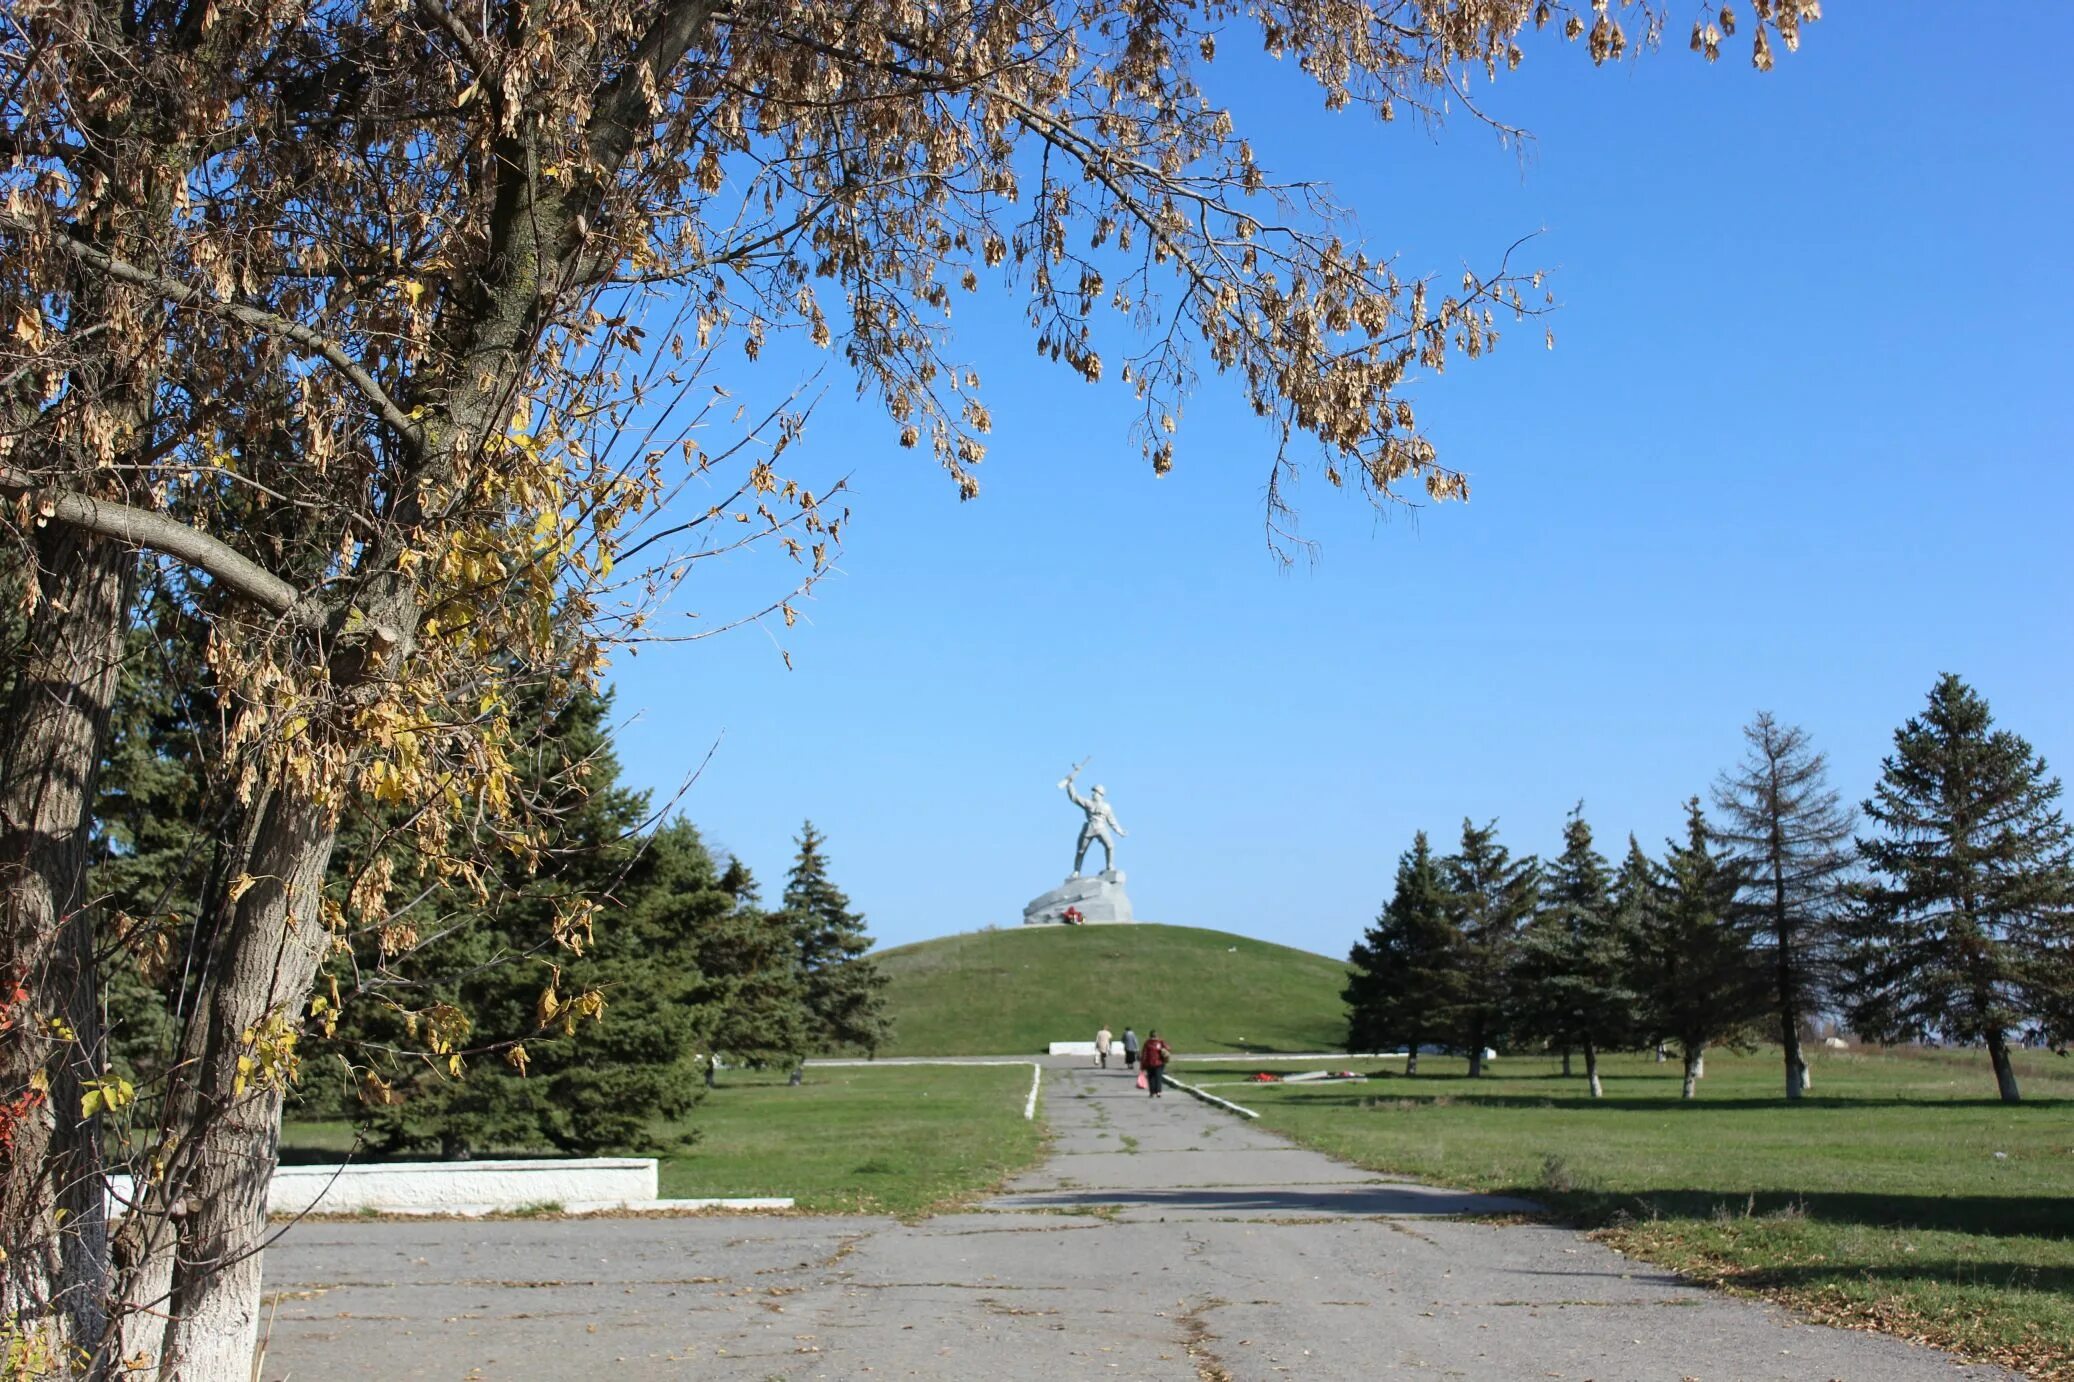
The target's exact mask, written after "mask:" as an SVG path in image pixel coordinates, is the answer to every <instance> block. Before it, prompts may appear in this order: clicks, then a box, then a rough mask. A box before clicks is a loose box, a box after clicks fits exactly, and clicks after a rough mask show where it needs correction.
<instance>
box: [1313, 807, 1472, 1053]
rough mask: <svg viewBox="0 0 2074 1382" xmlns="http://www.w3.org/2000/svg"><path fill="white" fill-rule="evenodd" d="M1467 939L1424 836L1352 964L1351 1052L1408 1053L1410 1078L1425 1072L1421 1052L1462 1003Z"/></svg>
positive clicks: (1401, 862) (1444, 1032) (1401, 866)
mask: <svg viewBox="0 0 2074 1382" xmlns="http://www.w3.org/2000/svg"><path fill="white" fill-rule="evenodd" d="M1460 952H1461V935H1460V933H1459V932H1458V931H1456V930H1455V927H1454V923H1453V921H1452V919H1451V918H1450V916H1449V913H1448V895H1447V890H1446V888H1445V887H1444V886H1443V885H1442V883H1441V878H1440V867H1439V864H1438V862H1437V861H1436V860H1435V859H1434V858H1433V851H1432V849H1431V847H1430V846H1429V845H1428V844H1427V843H1426V832H1425V831H1423V830H1421V831H1420V832H1419V833H1418V835H1417V836H1416V837H1415V838H1414V839H1413V841H1412V847H1411V848H1410V849H1409V850H1407V851H1406V852H1405V853H1404V854H1403V855H1402V856H1401V857H1400V858H1399V859H1398V861H1397V887H1396V891H1395V892H1394V893H1393V894H1392V895H1391V897H1390V901H1389V903H1388V904H1387V905H1386V906H1385V907H1384V908H1383V911H1382V915H1380V916H1378V917H1377V918H1376V922H1375V925H1373V926H1371V927H1369V928H1368V931H1367V933H1366V934H1365V935H1364V936H1363V937H1362V939H1361V940H1360V941H1359V942H1358V943H1356V944H1355V946H1354V949H1353V952H1352V953H1351V954H1350V955H1349V956H1348V957H1347V960H1348V963H1349V964H1351V965H1352V966H1353V969H1352V972H1351V973H1349V974H1348V976H1347V986H1346V988H1345V989H1344V990H1343V991H1342V992H1341V997H1343V998H1345V999H1346V1002H1347V1049H1348V1050H1350V1051H1386V1050H1388V1049H1390V1048H1391V1047H1393V1046H1396V1045H1399V1044H1402V1045H1403V1046H1404V1048H1405V1050H1406V1051H1408V1052H1410V1053H1411V1054H1410V1058H1409V1060H1407V1062H1406V1063H1405V1067H1404V1073H1405V1074H1407V1075H1416V1074H1418V1073H1419V1047H1420V1046H1421V1045H1423V1044H1425V1043H1426V1042H1429V1041H1435V1040H1443V1039H1445V1038H1446V1037H1447V1036H1448V1035H1449V1034H1450V1032H1451V1027H1452V1023H1453V1020H1454V1014H1455V1009H1456V1006H1457V1005H1458V1004H1459V1002H1460V1001H1461V992H1462V969H1461V953H1460Z"/></svg>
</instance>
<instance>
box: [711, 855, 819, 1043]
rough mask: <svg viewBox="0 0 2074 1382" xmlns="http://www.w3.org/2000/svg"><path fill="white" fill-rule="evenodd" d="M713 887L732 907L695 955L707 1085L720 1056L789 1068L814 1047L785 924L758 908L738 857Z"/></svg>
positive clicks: (780, 916) (795, 952) (751, 879)
mask: <svg viewBox="0 0 2074 1382" xmlns="http://www.w3.org/2000/svg"><path fill="white" fill-rule="evenodd" d="M720 886H721V889H722V890H723V891H724V892H726V893H727V894H728V896H729V898H730V901H731V905H730V906H729V908H728V910H727V911H726V913H725V914H724V915H721V916H719V917H716V918H715V919H714V920H713V923H712V925H711V926H710V927H709V928H707V930H706V931H705V932H704V934H703V935H702V936H701V938H700V943H699V951H698V955H699V967H700V969H701V971H702V972H703V973H704V975H705V980H704V984H703V986H702V988H701V989H700V994H699V997H700V1001H701V1002H702V1003H703V1004H705V1005H707V1006H709V1007H711V1009H712V1014H711V1016H710V1018H709V1020H708V1022H707V1024H706V1028H705V1030H706V1034H707V1039H706V1051H707V1058H706V1082H707V1083H708V1084H711V1083H713V1082H714V1072H715V1071H716V1070H717V1069H718V1066H719V1063H720V1060H719V1058H720V1057H723V1056H725V1057H726V1058H727V1059H728V1060H729V1062H730V1063H733V1064H743V1065H749V1066H755V1067H763V1066H771V1065H787V1066H789V1065H796V1064H797V1063H798V1062H799V1061H800V1059H801V1058H802V1057H804V1056H805V1055H806V1053H807V1051H808V1049H809V1048H810V1047H811V1046H812V1045H813V1042H814V1023H813V1017H812V1014H810V1013H809V1012H808V1011H807V1005H806V993H805V988H804V985H802V983H801V982H800V973H799V947H798V945H797V943H796V942H795V940H794V938H793V933H792V926H791V924H790V922H789V920H788V919H787V918H786V916H785V914H784V912H783V911H769V910H766V909H765V908H764V906H763V902H762V896H761V893H760V891H759V890H758V888H757V885H756V878H755V875H754V874H752V873H751V872H750V871H749V866H748V865H747V864H745V863H743V862H742V861H741V860H740V859H731V860H729V861H728V865H727V868H726V870H725V872H724V873H723V874H722V875H721V880H720Z"/></svg>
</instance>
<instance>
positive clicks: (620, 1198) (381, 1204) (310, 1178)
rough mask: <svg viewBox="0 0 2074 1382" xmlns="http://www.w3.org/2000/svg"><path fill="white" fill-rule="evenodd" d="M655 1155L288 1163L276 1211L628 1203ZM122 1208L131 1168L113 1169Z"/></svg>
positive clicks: (650, 1176) (646, 1191)
mask: <svg viewBox="0 0 2074 1382" xmlns="http://www.w3.org/2000/svg"><path fill="white" fill-rule="evenodd" d="M656 1184H657V1183H656V1164H655V1158H653V1157H592V1158H587V1159H583V1160H573V1161H392V1162H385V1163H379V1164H367V1165H355V1166H282V1167H280V1168H278V1169H276V1170H275V1172H274V1179H273V1182H272V1184H271V1185H269V1186H268V1187H267V1197H266V1208H267V1212H268V1213H269V1214H301V1213H304V1212H307V1211H311V1210H314V1211H315V1212H317V1213H319V1214H356V1213H358V1212H360V1211H361V1210H363V1209H371V1210H375V1211H377V1212H386V1211H396V1212H404V1213H408V1212H416V1213H440V1212H461V1211H468V1212H474V1213H481V1212H483V1211H484V1210H502V1209H520V1208H524V1207H525V1206H528V1205H540V1204H561V1205H572V1204H587V1205H598V1204H625V1205H627V1206H629V1207H630V1208H638V1207H640V1205H642V1204H643V1203H645V1202H648V1201H652V1200H654V1199H655V1198H656ZM108 1188H109V1191H110V1193H111V1194H112V1195H113V1197H114V1200H115V1203H114V1206H112V1207H113V1208H115V1209H116V1210H118V1211H119V1210H120V1209H122V1208H123V1207H125V1206H127V1205H128V1204H129V1201H130V1198H131V1195H132V1193H133V1192H132V1189H131V1185H130V1178H129V1177H128V1176H111V1177H109V1187H108Z"/></svg>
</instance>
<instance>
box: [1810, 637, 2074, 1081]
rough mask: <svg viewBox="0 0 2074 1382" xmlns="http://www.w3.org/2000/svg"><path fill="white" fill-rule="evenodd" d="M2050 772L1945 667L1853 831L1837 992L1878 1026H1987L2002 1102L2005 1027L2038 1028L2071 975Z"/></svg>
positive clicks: (2011, 1077)
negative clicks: (1852, 869)
mask: <svg viewBox="0 0 2074 1382" xmlns="http://www.w3.org/2000/svg"><path fill="white" fill-rule="evenodd" d="M2059 795H2060V783H2059V779H2057V778H2054V777H2050V776H2048V775H2047V771H2046V766H2045V760H2044V759H2043V758H2042V757H2040V756H2039V755H2038V754H2036V753H2035V752H2033V750H2032V748H2031V746H2030V745H2029V744H2028V743H2026V742H2025V741H2024V740H2023V739H2022V738H2020V737H2019V736H2017V735H2016V734H2013V733H2011V732H2010V731H2008V730H1998V729H1996V728H1995V727H1994V717H1993V716H1992V715H1991V714H1989V711H1988V703H1987V702H1986V701H1985V700H1984V699H1982V698H1981V696H1980V695H1979V693H1977V692H1976V691H1974V690H1973V688H1971V687H1970V686H1968V685H1967V684H1966V683H1965V682H1963V681H1961V680H1960V679H1959V678H1958V677H1956V676H1954V675H1952V674H1950V673H1946V674H1945V675H1943V676H1942V677H1940V678H1939V679H1938V682H1937V685H1936V686H1934V687H1933V688H1931V691H1930V702H1929V706H1928V708H1927V710H1926V711H1925V712H1924V713H1923V714H1922V715H1919V716H1912V717H1910V719H1909V721H1908V723H1906V724H1904V725H1903V726H1902V727H1901V728H1900V729H1898V730H1896V731H1895V733H1894V752H1893V753H1892V754H1890V755H1889V756H1888V757H1887V758H1886V759H1885V761H1884V763H1883V764H1882V773H1881V777H1880V781H1879V784H1878V785H1877V786H1876V787H1875V788H1874V789H1873V795H1872V799H1871V800H1869V801H1867V802H1866V803H1865V807H1864V810H1865V815H1866V816H1867V817H1868V818H1869V819H1870V820H1871V821H1872V822H1873V824H1875V825H1876V826H1878V827H1879V833H1878V834H1876V835H1872V836H1869V837H1866V838H1861V839H1860V840H1859V841H1858V849H1859V853H1860V855H1861V856H1862V858H1863V859H1864V862H1865V865H1866V868H1867V869H1868V870H1869V872H1870V874H1871V876H1870V877H1869V878H1867V879H1866V880H1864V881H1862V882H1859V883H1856V884H1854V885H1853V886H1852V887H1851V889H1850V895H1851V898H1852V900H1853V903H1854V905H1853V907H1852V909H1851V911H1850V913H1849V917H1848V922H1847V934H1848V941H1849V949H1848V952H1847V955H1846V960H1845V977H1844V982H1843V993H1844V996H1845V998H1846V1000H1847V1002H1848V1005H1849V1012H1850V1018H1851V1023H1852V1025H1853V1027H1855V1028H1856V1029H1857V1030H1858V1031H1859V1032H1860V1033H1861V1034H1862V1035H1864V1036H1867V1037H1870V1038H1873V1039H1875V1040H1882V1041H1893V1040H1911V1039H1915V1040H1921V1039H1931V1040H1939V1041H1946V1042H1967V1043H1971V1042H1980V1043H1982V1044H1984V1045H1985V1046H1986V1047H1987V1049H1988V1059H1989V1062H1990V1063H1991V1064H1992V1066H1993V1068H1994V1072H1995V1084H1996V1087H1997V1088H1998V1089H1999V1090H2000V1092H2001V1095H2002V1099H2003V1101H2004V1102H2005V1103H2012V1104H2013V1103H2016V1102H2017V1101H2018V1099H2019V1098H2020V1097H2021V1095H2020V1094H2019V1092H2018V1090H2017V1085H2016V1072H2015V1070H2014V1069H2013V1068H2012V1067H2011V1065H2010V1061H2009V1044H2010V1041H2011V1039H2012V1038H2013V1037H2018V1036H2021V1035H2023V1034H2026V1033H2027V1032H2034V1033H2045V1034H2048V1035H2055V1034H2054V1033H2051V1032H2050V1030H2049V1029H2050V1028H2052V1027H2053V1026H2054V1025H2055V1017H2056V1015H2057V1014H2058V1013H2059V1012H2061V1011H2062V1005H2063V1004H2064V1002H2065V998H2066V995H2067V994H2068V993H2069V992H2070V990H2074V843H2070V833H2069V831H2068V828H2067V824H2066V822H2065V821H2064V820H2063V819H2062V818H2061V816H2060V813H2059V811H2058V809H2057V808H2056V807H2055V806H2054V804H2053V803H2054V802H2055V801H2057V800H2058V799H2059Z"/></svg>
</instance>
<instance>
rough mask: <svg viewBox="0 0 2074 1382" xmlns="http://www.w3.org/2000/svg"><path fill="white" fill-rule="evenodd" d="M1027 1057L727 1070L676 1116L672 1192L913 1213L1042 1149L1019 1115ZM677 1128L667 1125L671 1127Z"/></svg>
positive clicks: (666, 1186) (966, 1193) (1032, 1126)
mask: <svg viewBox="0 0 2074 1382" xmlns="http://www.w3.org/2000/svg"><path fill="white" fill-rule="evenodd" d="M1029 1090H1030V1070H1029V1067H1028V1066H980V1067H977V1068H972V1067H966V1068H957V1067H950V1066H926V1067H918V1066H905V1067H903V1066H832V1067H830V1066H812V1065H810V1066H808V1067H807V1078H806V1083H805V1084H803V1085H800V1086H798V1087H797V1088H789V1087H787V1086H786V1084H785V1079H784V1076H782V1075H778V1076H774V1077H772V1078H770V1079H768V1080H758V1079H753V1078H752V1077H751V1076H749V1075H747V1074H743V1075H741V1076H738V1077H736V1078H733V1079H730V1078H728V1077H726V1076H723V1077H722V1079H721V1084H720V1088H719V1089H717V1090H714V1091H712V1092H711V1093H709V1094H708V1095H707V1096H706V1100H705V1102H704V1103H702V1104H700V1105H699V1107H698V1109H697V1111H696V1112H695V1113H694V1114H693V1115H692V1117H691V1118H690V1120H688V1122H687V1123H686V1124H684V1125H683V1127H684V1128H685V1129H688V1130H689V1131H691V1132H693V1133H695V1134H696V1141H695V1142H694V1143H693V1144H692V1146H691V1148H690V1150H689V1151H687V1152H683V1153H678V1154H672V1155H669V1156H666V1157H664V1158H663V1163H662V1193H663V1195H664V1197H665V1198H669V1199H691V1198H697V1197H702V1196H708V1195H759V1196H760V1195H790V1196H792V1197H793V1198H794V1199H795V1200H796V1201H797V1202H798V1204H797V1207H798V1208H800V1209H802V1210H810V1211H813V1212H817V1213H825V1214H863V1213H881V1214H898V1215H903V1216H906V1215H915V1214H922V1213H926V1212H928V1211H930V1210H932V1209H940V1208H943V1207H946V1206H948V1205H951V1204H954V1203H956V1202H958V1201H961V1200H964V1199H968V1198H970V1197H972V1196H973V1195H976V1194H978V1193H980V1192H981V1191H984V1190H987V1189H989V1188H991V1187H992V1186H995V1185H997V1184H999V1183H1000V1182H1001V1181H1002V1180H1003V1179H1004V1178H1005V1177H1007V1176H1009V1175H1011V1174H1013V1173H1014V1172H1016V1171H1019V1170H1021V1169H1022V1168H1024V1167H1026V1166H1029V1165H1032V1164H1033V1163H1035V1162H1036V1160H1037V1159H1038V1157H1040V1156H1041V1155H1042V1154H1043V1150H1044V1134H1043V1126H1042V1123H1041V1122H1031V1121H1029V1120H1027V1119H1025V1118H1024V1117H1023V1101H1024V1100H1025V1099H1026V1098H1027V1097H1028V1095H1029ZM673 1131H674V1130H673Z"/></svg>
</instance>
